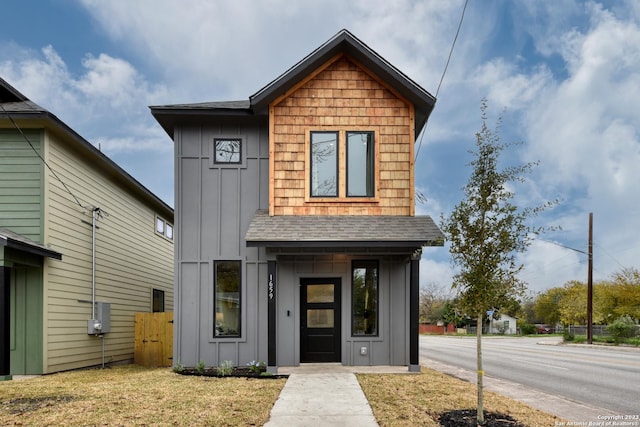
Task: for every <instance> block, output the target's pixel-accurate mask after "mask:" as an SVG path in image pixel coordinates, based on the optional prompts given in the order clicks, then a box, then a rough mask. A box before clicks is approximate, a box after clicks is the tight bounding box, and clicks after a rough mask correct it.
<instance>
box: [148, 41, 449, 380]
mask: <svg viewBox="0 0 640 427" xmlns="http://www.w3.org/2000/svg"><path fill="white" fill-rule="evenodd" d="M434 103H435V99H434V98H433V96H431V95H430V94H429V93H428V92H426V91H425V90H424V89H422V88H421V87H420V86H418V85H417V84H416V83H415V82H413V81H412V80H410V79H409V78H408V77H406V76H405V75H404V74H402V73H401V72H400V71H398V70H397V69H396V68H394V67H393V66H392V65H391V64H389V63H388V62H387V61H385V60H384V59H383V58H382V57H380V56H379V55H378V54H376V53H375V52H374V51H372V50H371V49H370V48H369V47H367V46H366V45H365V44H363V43H362V42H361V41H360V40H358V39H357V38H355V37H354V36H353V35H352V34H351V33H349V32H348V31H346V30H343V31H341V32H339V33H338V34H337V35H336V36H334V37H333V38H332V39H330V40H329V41H328V42H326V43H325V44H323V45H322V46H320V47H319V48H318V49H317V50H315V51H314V52H312V53H311V54H310V55H309V56H307V57H306V58H304V59H303V60H302V61H300V62H299V63H298V64H296V65H295V66H293V67H292V68H290V69H289V70H287V71H286V72H285V73H284V74H282V75H281V76H280V77H278V78H277V79H276V80H274V81H273V82H271V83H269V84H268V85H267V86H265V87H264V88H262V89H261V90H260V91H258V92H257V93H256V94H254V95H253V96H251V97H250V98H249V100H246V101H231V102H208V103H201V104H183V105H166V106H154V107H151V112H152V114H153V116H154V117H155V118H156V120H157V121H158V122H159V123H160V125H161V126H162V127H163V128H164V129H165V131H166V132H167V133H168V134H169V136H171V138H172V139H173V141H174V144H175V170H176V236H177V238H176V252H175V255H176V284H175V298H176V307H175V338H174V363H181V364H183V365H186V366H189V365H191V366H193V365H195V364H196V363H198V361H200V360H202V361H204V362H205V363H206V364H207V365H217V364H219V363H221V362H222V361H225V360H230V361H232V362H233V363H234V364H235V365H244V364H246V363H247V362H249V361H251V360H262V361H265V362H266V363H267V366H268V369H269V370H270V371H275V370H277V367H278V366H288V365H289V366H290V365H298V364H300V363H304V362H340V363H342V364H343V365H408V366H409V367H410V369H411V370H418V369H419V360H418V299H419V295H418V294H419V283H418V282H419V260H420V257H421V253H422V248H423V247H424V246H442V245H443V235H442V233H441V232H440V230H439V229H438V227H437V226H436V225H435V223H434V222H433V221H432V219H431V218H430V217H428V216H415V204H414V203H415V202H414V196H415V194H414V192H415V186H414V180H415V174H414V156H415V153H414V142H415V139H416V135H418V134H419V133H420V131H421V129H422V128H423V126H424V125H425V123H426V120H427V118H428V116H429V114H430V113H431V110H432V109H433V106H434ZM427 274H429V272H427Z"/></svg>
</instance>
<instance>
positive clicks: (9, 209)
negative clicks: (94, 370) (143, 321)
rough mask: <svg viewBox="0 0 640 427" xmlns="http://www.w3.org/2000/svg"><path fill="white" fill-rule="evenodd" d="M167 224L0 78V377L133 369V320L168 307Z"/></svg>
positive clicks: (118, 173) (143, 194)
mask: <svg viewBox="0 0 640 427" xmlns="http://www.w3.org/2000/svg"><path fill="white" fill-rule="evenodd" d="M45 161H46V164H45V163H44V162H45ZM94 217H95V218H96V220H97V221H96V227H95V257H94V256H93V253H94V245H93V241H94V233H93V231H94V227H93V220H94ZM172 224H173V210H172V209H171V208H170V207H169V206H167V204H165V203H164V202H162V201H161V200H160V199H159V198H158V197H156V196H155V195H153V194H152V193H151V192H150V191H149V190H147V189H146V188H145V187H143V186H142V185H141V184H140V183H139V182H138V181H136V180H135V179H134V178H132V177H131V176H130V175H129V174H127V173H126V172H125V171H124V170H122V169H121V168H120V167H119V166H118V165H116V164H115V163H114V162H113V161H111V160H110V159H109V158H108V157H106V156H105V155H104V154H102V153H101V152H100V151H99V150H98V149H96V148H95V147H94V146H93V145H91V144H90V143H89V142H87V141H86V140H85V139H83V138H82V137H81V136H80V135H78V134H77V133H76V132H75V131H73V130H72V129H71V128H69V127H68V126H67V125H66V124H65V123H63V122H62V121H61V120H60V119H58V118H57V117H56V116H55V115H53V114H52V113H50V112H49V111H47V110H45V109H43V108H42V107H40V106H38V105H36V104H35V103H33V102H31V101H30V100H29V99H27V98H26V97H25V96H24V95H22V94H21V93H20V92H18V91H17V90H16V89H15V88H13V87H12V86H10V85H9V84H8V83H7V82H6V81H4V80H2V79H0V379H1V378H4V379H6V378H10V376H11V375H17V374H43V373H51V372H57V371H62V370H67V369H74V368H81V367H86V366H93V365H99V364H101V363H104V362H107V363H109V362H117V361H125V360H133V350H134V313H135V312H149V311H152V310H154V309H155V310H160V311H164V310H167V311H170V310H172V308H173V226H172ZM94 265H95V269H94V268H93V266H94ZM94 277H95V280H94V279H93V278H94ZM94 290H95V291H94ZM93 301H96V302H99V303H108V304H95V306H94V305H93ZM109 309H110V310H109ZM109 312H110V314H109ZM92 319H93V320H102V321H103V327H104V329H103V332H106V333H104V334H100V333H99V332H100V331H99V330H96V329H94V330H91V328H93V327H94V323H95V322H89V320H92ZM107 329H108V331H107ZM89 332H93V333H91V334H90V333H89Z"/></svg>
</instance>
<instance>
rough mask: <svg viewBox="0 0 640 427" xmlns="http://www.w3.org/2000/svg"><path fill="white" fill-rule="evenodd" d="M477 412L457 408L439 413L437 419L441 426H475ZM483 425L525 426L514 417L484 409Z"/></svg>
mask: <svg viewBox="0 0 640 427" xmlns="http://www.w3.org/2000/svg"><path fill="white" fill-rule="evenodd" d="M477 414H478V411H477V410H475V409H458V410H455V411H449V412H445V413H443V414H441V415H440V418H439V421H440V425H441V426H442V427H467V426H468V427H476V426H477ZM484 426H485V427H525V425H524V424H520V423H519V422H518V421H517V420H516V419H515V418H513V417H511V416H509V415H507V414H499V413H496V412H487V411H484Z"/></svg>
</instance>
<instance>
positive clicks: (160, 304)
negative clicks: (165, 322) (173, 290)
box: [152, 289, 164, 313]
mask: <svg viewBox="0 0 640 427" xmlns="http://www.w3.org/2000/svg"><path fill="white" fill-rule="evenodd" d="M152 306H153V307H152V310H153V312H154V313H162V312H164V291H162V290H160V289H154V290H153V301H152Z"/></svg>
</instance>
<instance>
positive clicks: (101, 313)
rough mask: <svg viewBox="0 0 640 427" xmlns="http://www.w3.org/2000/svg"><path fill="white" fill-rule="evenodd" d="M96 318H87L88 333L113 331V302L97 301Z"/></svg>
mask: <svg viewBox="0 0 640 427" xmlns="http://www.w3.org/2000/svg"><path fill="white" fill-rule="evenodd" d="M95 314H96V318H95V319H89V320H87V334H89V335H102V334H106V333H107V332H111V303H109V302H96V308H95Z"/></svg>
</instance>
